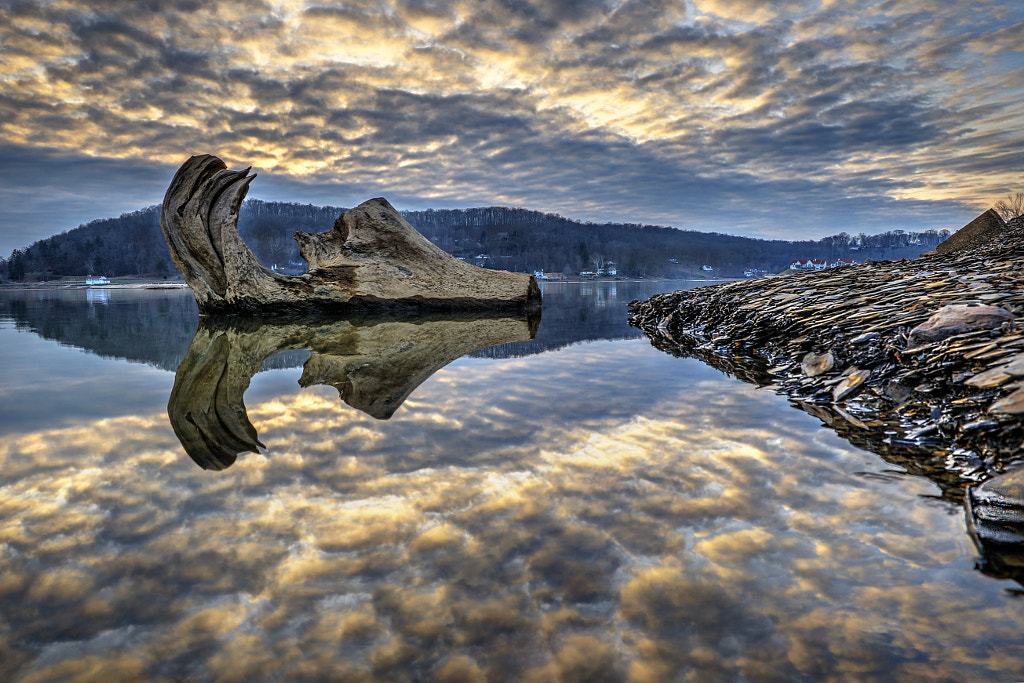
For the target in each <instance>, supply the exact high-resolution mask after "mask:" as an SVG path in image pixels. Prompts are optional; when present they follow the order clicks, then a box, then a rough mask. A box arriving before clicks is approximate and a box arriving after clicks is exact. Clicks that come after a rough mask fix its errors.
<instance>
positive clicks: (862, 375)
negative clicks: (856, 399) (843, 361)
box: [832, 368, 871, 403]
mask: <svg viewBox="0 0 1024 683" xmlns="http://www.w3.org/2000/svg"><path fill="white" fill-rule="evenodd" d="M869 377H871V371H870V370H859V369H857V368H853V370H852V371H850V372H849V373H847V375H846V377H845V378H844V379H843V381H842V382H840V383H839V384H837V385H836V386H835V388H834V389H833V390H832V400H833V401H836V402H837V403H838V402H839V401H844V400H846V399H847V398H849V397H851V396H853V395H854V394H856V393H857V392H858V391H860V389H861V386H862V385H863V384H864V382H866V381H867V380H868V378H869Z"/></svg>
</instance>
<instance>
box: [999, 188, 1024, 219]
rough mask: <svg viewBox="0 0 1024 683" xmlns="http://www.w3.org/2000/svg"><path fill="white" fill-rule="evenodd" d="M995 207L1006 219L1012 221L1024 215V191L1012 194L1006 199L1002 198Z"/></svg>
mask: <svg viewBox="0 0 1024 683" xmlns="http://www.w3.org/2000/svg"><path fill="white" fill-rule="evenodd" d="M993 208H995V210H996V212H997V213H998V214H999V215H1000V216H1002V218H1003V220H1004V221H1011V220H1013V219H1014V218H1016V217H1017V216H1021V215H1024V192H1018V193H1017V194H1011V195H1009V196H1007V198H1006V199H1000V200H999V201H998V202H996V205H995V207H993Z"/></svg>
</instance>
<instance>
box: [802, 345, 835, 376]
mask: <svg viewBox="0 0 1024 683" xmlns="http://www.w3.org/2000/svg"><path fill="white" fill-rule="evenodd" d="M835 363H836V361H835V358H833V357H832V354H831V353H830V352H829V351H826V352H825V353H808V354H807V355H806V356H804V359H803V360H802V361H800V369H801V370H803V371H804V374H805V375H807V376H808V377H817V376H818V375H821V374H823V373H826V372H828V371H829V370H831V369H832V367H833V366H834V365H835Z"/></svg>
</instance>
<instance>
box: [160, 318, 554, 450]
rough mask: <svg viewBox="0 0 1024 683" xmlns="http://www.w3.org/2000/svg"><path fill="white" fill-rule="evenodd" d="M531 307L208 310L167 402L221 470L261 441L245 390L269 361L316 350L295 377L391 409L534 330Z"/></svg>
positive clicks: (183, 434)
mask: <svg viewBox="0 0 1024 683" xmlns="http://www.w3.org/2000/svg"><path fill="white" fill-rule="evenodd" d="M539 323H540V317H539V316H538V315H535V314H529V315H528V314H526V313H523V314H518V315H509V314H498V313H489V314H488V313H484V314H466V313H463V314H446V315H440V314H436V315H431V316H426V317H423V316H420V317H413V316H404V317H403V316H399V317H397V318H396V317H388V318H387V319H382V318H379V317H378V318H364V319H362V320H359V319H357V318H353V317H350V318H346V319H325V318H299V319H289V320H287V321H285V320H268V319H262V318H238V317H234V318H224V317H206V318H203V319H202V320H201V321H200V323H199V329H198V330H197V331H196V336H195V338H194V339H193V340H192V344H191V345H190V346H189V348H188V353H187V354H186V355H185V359H184V360H182V362H181V364H180V365H179V366H178V371H177V373H176V374H175V377H174V388H173V389H172V390H171V397H170V400H169V401H168V404H167V414H168V416H169V417H170V419H171V426H172V427H173V429H174V433H175V434H176V435H177V437H178V440H179V441H181V445H182V446H183V447H184V448H185V452H187V453H188V454H189V456H190V457H191V458H192V459H193V460H194V461H195V462H196V464H198V465H199V466H200V467H202V468H203V469H214V470H222V469H224V468H226V467H228V466H230V465H231V464H232V463H233V462H234V461H235V458H236V457H237V455H238V454H239V453H243V452H258V451H259V449H260V448H261V447H263V444H262V443H260V441H259V437H258V435H257V433H256V428H255V427H253V425H252V423H251V422H250V421H249V417H248V415H247V414H246V410H245V404H244V403H243V400H242V399H243V395H244V394H245V390H246V389H247V388H248V387H249V382H250V380H251V379H252V377H253V375H255V374H256V372H257V371H258V370H259V369H260V367H261V366H262V365H263V363H264V361H266V360H267V359H269V358H271V357H273V356H275V355H277V354H278V353H281V352H282V351H289V350H294V349H305V350H308V351H309V352H310V357H309V360H307V361H306V363H305V365H304V366H303V369H302V377H301V378H300V379H299V385H300V386H303V387H306V386H312V385H316V384H324V385H329V386H333V387H335V388H336V389H337V390H338V393H339V395H340V396H341V399H342V400H343V401H344V402H345V403H347V404H349V405H350V406H352V407H353V408H356V409H357V410H361V411H363V412H365V413H367V414H369V415H371V416H372V417H375V418H377V419H379V420H386V419H388V418H390V417H391V416H392V415H393V414H394V412H395V411H396V410H398V408H399V407H400V406H401V405H402V403H403V402H404V401H405V399H406V398H408V396H409V394H411V393H412V392H413V391H414V390H415V389H416V387H418V386H419V385H420V384H422V383H423V382H424V381H425V380H426V379H427V378H428V377H430V376H431V375H432V374H434V373H435V372H437V371H438V370H440V369H441V368H443V367H444V366H445V365H447V364H448V363H451V362H452V361H453V360H455V359H456V358H459V357H461V356H463V355H465V354H467V353H471V352H473V351H476V350H477V349H482V348H484V347H486V346H493V345H494V344H504V343H510V342H517V341H527V340H530V339H533V338H534V336H535V335H536V333H537V326H538V324H539Z"/></svg>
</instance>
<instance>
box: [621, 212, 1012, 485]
mask: <svg viewBox="0 0 1024 683" xmlns="http://www.w3.org/2000/svg"><path fill="white" fill-rule="evenodd" d="M985 302H988V304H987V305H986V303H985ZM994 303H998V306H996V305H991V304H994ZM1022 317H1024V222H1021V223H1016V224H1014V223H1011V224H1008V226H1007V230H1006V231H1005V232H1003V233H1001V234H999V235H998V236H997V238H996V239H994V240H991V241H989V242H987V243H985V244H983V245H982V246H979V247H973V248H969V249H964V250H960V251H954V252H950V253H946V254H933V255H929V256H922V257H920V258H918V259H915V260H912V261H902V262H898V263H896V262H875V263H869V264H864V265H861V266H851V267H848V268H841V269H835V270H833V271H818V272H807V273H797V274H793V275H787V276H785V277H774V278H762V279H759V280H756V281H749V280H747V281H737V282H730V283H723V284H719V285H714V286H710V287H702V288H698V289H691V290H684V291H679V292H672V293H668V294H661V295H656V296H653V297H651V298H650V299H647V300H646V301H636V302H633V303H632V304H631V305H630V323H631V324H633V325H635V326H636V327H639V328H641V329H642V330H644V331H645V332H646V333H647V335H648V337H649V338H650V339H651V343H652V344H653V345H654V346H656V347H657V348H659V349H662V350H664V351H666V352H668V353H671V354H673V355H677V356H686V357H693V358H698V359H700V360H702V361H704V362H705V363H708V364H709V365H712V366H713V367H716V368H718V369H720V370H722V371H723V372H727V373H729V374H732V375H734V376H736V377H739V378H740V379H743V380H745V381H749V382H752V383H755V384H757V385H758V386H765V387H769V388H770V389H771V390H772V391H776V392H778V393H781V394H785V395H787V396H789V397H790V398H791V399H792V401H793V403H794V405H796V406H798V407H800V408H801V409H803V410H805V411H807V412H809V413H812V414H814V415H817V416H818V417H821V419H822V420H823V421H825V422H826V424H828V425H829V426H830V427H831V428H832V429H835V430H836V431H837V432H838V433H840V434H841V435H843V436H844V438H848V439H850V440H851V441H853V442H854V443H856V444H857V445H859V446H861V447H865V448H870V449H871V450H874V451H875V452H878V453H880V454H881V455H883V457H886V458H887V459H893V461H894V462H899V463H900V465H901V466H902V467H905V468H908V469H910V470H914V469H915V468H917V467H921V468H922V469H923V470H927V471H928V475H927V476H929V477H930V478H932V479H933V480H934V481H936V482H937V483H939V485H940V486H942V487H943V491H955V490H957V487H959V491H960V492H959V493H958V494H957V493H954V494H951V499H952V500H960V499H961V497H962V492H963V486H964V485H963V483H962V482H963V481H971V482H977V481H981V480H984V479H987V478H989V477H991V476H993V475H994V474H997V473H999V472H1001V471H1002V470H1003V469H1004V468H1005V467H1008V466H1013V465H1015V464H1016V463H1018V462H1021V463H1024V447H1022V442H1024V420H1022V419H1021V417H1020V416H1021V414H1024V409H1022V405H1021V404H1022V403H1024V398H1022V397H1021V392H1024V329H1022V326H1021V325H1019V324H1018V322H1017V320H1018V319H1019V318H1022ZM709 340H716V341H715V342H714V343H713V344H712V343H709ZM824 349H827V352H825V351H823V350H824ZM826 354H827V355H829V356H831V367H828V365H829V363H828V361H827V360H826V359H825V356H826ZM798 366H799V368H800V370H799V371H797V369H796V368H797V367H798ZM838 368H848V370H847V372H846V373H844V374H838V370H837V369H838ZM851 399H855V400H853V401H851ZM841 402H845V404H844V407H840V406H839V405H838V404H839V403H841ZM851 418H852V419H851ZM854 420H855V421H856V423H854ZM859 425H864V426H866V428H865V427H861V426H859ZM881 425H884V429H883V428H882V426H881ZM915 458H916V459H917V461H915ZM916 463H918V464H916ZM926 463H939V464H938V465H936V467H939V468H940V469H941V468H946V469H945V470H943V471H945V472H948V476H947V475H942V474H936V473H935V471H934V469H932V466H931V465H927V464H926ZM955 482H960V483H959V484H957V483H955Z"/></svg>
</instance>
